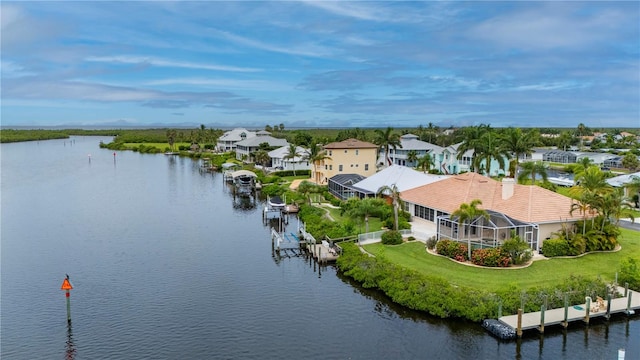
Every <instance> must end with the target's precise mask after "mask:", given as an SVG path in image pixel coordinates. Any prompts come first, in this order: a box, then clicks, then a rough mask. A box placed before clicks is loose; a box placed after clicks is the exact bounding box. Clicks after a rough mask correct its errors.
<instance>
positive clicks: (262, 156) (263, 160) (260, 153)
mask: <svg viewBox="0 0 640 360" xmlns="http://www.w3.org/2000/svg"><path fill="white" fill-rule="evenodd" d="M253 159H254V161H255V162H257V163H258V164H260V165H262V172H263V173H265V174H266V172H267V163H268V162H269V160H271V158H270V157H269V153H268V152H267V150H256V152H255V153H254V154H253Z"/></svg>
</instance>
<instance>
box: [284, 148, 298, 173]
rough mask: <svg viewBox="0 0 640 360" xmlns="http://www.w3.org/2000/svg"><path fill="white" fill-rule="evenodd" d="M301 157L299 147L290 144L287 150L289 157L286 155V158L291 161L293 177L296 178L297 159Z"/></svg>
mask: <svg viewBox="0 0 640 360" xmlns="http://www.w3.org/2000/svg"><path fill="white" fill-rule="evenodd" d="M299 156H300V153H299V152H298V145H296V144H289V148H288V149H287V155H285V156H284V158H285V159H289V160H291V165H293V176H296V162H295V158H297V157H299Z"/></svg>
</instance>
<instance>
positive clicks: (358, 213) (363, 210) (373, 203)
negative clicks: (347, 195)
mask: <svg viewBox="0 0 640 360" xmlns="http://www.w3.org/2000/svg"><path fill="white" fill-rule="evenodd" d="M350 201H351V200H350ZM355 201H357V204H356V205H355V206H354V207H352V208H351V209H350V211H349V213H350V215H351V216H354V217H357V218H360V217H362V218H363V220H364V232H365V233H368V232H369V216H370V215H371V214H372V213H374V212H375V210H376V209H378V208H379V207H380V206H382V205H383V201H382V200H381V199H376V198H364V199H362V200H355Z"/></svg>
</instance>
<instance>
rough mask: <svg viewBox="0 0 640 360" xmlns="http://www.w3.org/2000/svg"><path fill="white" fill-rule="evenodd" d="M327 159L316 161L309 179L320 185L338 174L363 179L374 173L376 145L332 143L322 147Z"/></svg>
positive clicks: (345, 141)
mask: <svg viewBox="0 0 640 360" xmlns="http://www.w3.org/2000/svg"><path fill="white" fill-rule="evenodd" d="M323 149H324V151H325V153H326V155H327V156H328V158H326V159H324V160H322V161H318V162H317V163H316V166H314V167H313V168H312V170H311V178H312V179H316V181H318V182H319V184H321V185H325V184H328V181H329V179H330V178H332V177H333V176H335V175H340V174H359V175H362V176H364V177H368V176H371V175H373V174H375V173H376V155H377V152H378V145H376V144H372V143H370V142H366V141H361V140H358V139H347V140H344V141H338V142H332V143H329V144H327V145H325V146H324V147H323Z"/></svg>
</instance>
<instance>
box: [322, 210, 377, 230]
mask: <svg viewBox="0 0 640 360" xmlns="http://www.w3.org/2000/svg"><path fill="white" fill-rule="evenodd" d="M322 208H323V209H325V210H327V211H329V215H331V217H332V218H333V219H334V220H335V221H338V222H345V221H347V220H349V219H350V218H349V217H348V216H342V215H340V209H339V208H337V209H336V208H333V207H329V206H323V207H322ZM354 221H355V223H356V225H358V226H359V225H360V223H359V221H360V220H354ZM380 229H382V221H381V220H380V218H377V217H373V216H369V232H374V231H378V230H380ZM362 232H363V233H364V222H362Z"/></svg>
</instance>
